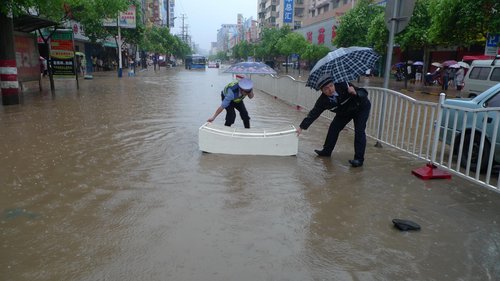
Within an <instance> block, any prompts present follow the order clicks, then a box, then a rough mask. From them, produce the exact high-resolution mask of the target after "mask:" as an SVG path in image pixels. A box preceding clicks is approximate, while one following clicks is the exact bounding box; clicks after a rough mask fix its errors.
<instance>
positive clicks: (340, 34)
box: [333, 0, 384, 47]
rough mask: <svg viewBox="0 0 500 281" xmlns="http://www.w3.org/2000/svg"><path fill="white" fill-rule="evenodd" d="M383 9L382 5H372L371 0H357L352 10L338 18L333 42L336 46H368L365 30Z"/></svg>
mask: <svg viewBox="0 0 500 281" xmlns="http://www.w3.org/2000/svg"><path fill="white" fill-rule="evenodd" d="M383 11H384V10H383V8H382V7H380V6H378V5H372V1H371V0H359V1H358V2H357V4H356V6H355V7H354V8H353V9H352V10H349V11H348V12H347V13H345V14H344V15H343V16H342V17H341V18H340V25H339V27H338V28H337V36H336V37H335V39H334V40H333V44H334V45H335V46H337V47H350V46H369V39H368V32H367V30H368V29H369V28H370V26H371V25H372V21H373V20H374V19H375V18H376V17H377V16H378V15H379V14H380V13H383Z"/></svg>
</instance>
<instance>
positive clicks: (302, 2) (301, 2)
mask: <svg viewBox="0 0 500 281" xmlns="http://www.w3.org/2000/svg"><path fill="white" fill-rule="evenodd" d="M295 4H304V0H295Z"/></svg>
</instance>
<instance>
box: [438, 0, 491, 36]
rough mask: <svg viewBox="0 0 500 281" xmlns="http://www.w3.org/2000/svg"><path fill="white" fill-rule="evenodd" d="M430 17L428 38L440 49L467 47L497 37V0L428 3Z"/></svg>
mask: <svg viewBox="0 0 500 281" xmlns="http://www.w3.org/2000/svg"><path fill="white" fill-rule="evenodd" d="M430 16H431V21H432V26H431V28H430V30H429V32H430V37H431V40H432V41H433V42H435V43H436V44H439V45H448V46H450V45H454V46H470V45H473V44H478V43H484V41H485V39H486V36H487V34H488V33H491V34H498V33H500V2H499V1H498V0H431V5H430Z"/></svg>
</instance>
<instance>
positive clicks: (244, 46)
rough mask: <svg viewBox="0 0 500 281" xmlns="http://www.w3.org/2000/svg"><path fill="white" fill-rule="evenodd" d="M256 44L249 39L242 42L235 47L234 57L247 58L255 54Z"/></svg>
mask: <svg viewBox="0 0 500 281" xmlns="http://www.w3.org/2000/svg"><path fill="white" fill-rule="evenodd" d="M254 49H255V46H253V45H252V44H250V43H248V42H247V41H243V42H240V43H238V44H236V45H235V46H234V47H233V57H234V58H235V59H238V60H247V58H248V57H249V56H253V55H254Z"/></svg>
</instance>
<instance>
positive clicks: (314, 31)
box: [294, 18, 337, 49]
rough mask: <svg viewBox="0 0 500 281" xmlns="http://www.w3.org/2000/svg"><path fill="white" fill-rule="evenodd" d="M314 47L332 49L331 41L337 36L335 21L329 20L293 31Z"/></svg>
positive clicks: (333, 19)
mask: <svg viewBox="0 0 500 281" xmlns="http://www.w3.org/2000/svg"><path fill="white" fill-rule="evenodd" d="M294 32H297V33H300V34H302V35H303V36H304V38H306V40H307V41H309V42H310V43H312V44H314V45H323V46H326V47H328V48H330V49H334V47H333V45H332V40H333V39H334V38H335V37H336V36H337V20H336V19H335V18H330V19H327V20H324V21H321V22H318V23H315V24H312V25H308V26H306V27H303V28H300V29H297V30H295V31H294Z"/></svg>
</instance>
